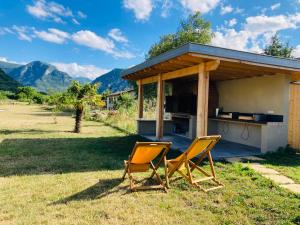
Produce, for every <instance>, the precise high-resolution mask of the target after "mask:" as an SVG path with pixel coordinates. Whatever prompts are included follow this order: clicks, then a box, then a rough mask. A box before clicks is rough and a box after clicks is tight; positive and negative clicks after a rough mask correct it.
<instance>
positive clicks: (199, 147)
mask: <svg viewBox="0 0 300 225" xmlns="http://www.w3.org/2000/svg"><path fill="white" fill-rule="evenodd" d="M220 139H221V136H220V135H213V136H204V137H198V138H196V139H195V140H194V141H193V143H192V144H191V145H190V146H189V148H188V149H187V150H186V151H185V152H184V153H182V154H181V155H180V156H178V157H177V158H176V159H175V161H181V160H182V158H184V157H186V158H187V159H188V160H190V159H192V158H195V157H196V156H197V155H199V154H201V153H204V152H206V151H210V150H211V149H212V148H213V147H214V146H215V145H216V144H217V143H218V141H219V140H220Z"/></svg>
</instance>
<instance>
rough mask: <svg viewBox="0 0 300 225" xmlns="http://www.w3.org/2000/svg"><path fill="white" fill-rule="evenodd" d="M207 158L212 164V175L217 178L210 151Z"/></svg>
mask: <svg viewBox="0 0 300 225" xmlns="http://www.w3.org/2000/svg"><path fill="white" fill-rule="evenodd" d="M207 156H208V160H209V164H210V169H211V173H212V175H213V177H216V171H215V167H214V162H213V159H212V157H211V153H210V151H208V153H207Z"/></svg>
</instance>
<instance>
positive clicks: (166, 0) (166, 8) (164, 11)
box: [160, 0, 173, 18]
mask: <svg viewBox="0 0 300 225" xmlns="http://www.w3.org/2000/svg"><path fill="white" fill-rule="evenodd" d="M172 6H173V3H172V1H171V0H163V4H162V6H161V14H160V15H161V16H162V17H163V18H166V17H168V16H169V13H170V9H171V8H172Z"/></svg>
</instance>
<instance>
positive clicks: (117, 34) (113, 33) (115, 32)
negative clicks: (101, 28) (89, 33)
mask: <svg viewBox="0 0 300 225" xmlns="http://www.w3.org/2000/svg"><path fill="white" fill-rule="evenodd" d="M108 36H109V37H111V38H112V39H114V40H115V41H117V42H121V43H128V39H127V37H125V36H124V35H123V33H122V31H121V30H120V29H118V28H113V29H111V30H110V31H109V33H108Z"/></svg>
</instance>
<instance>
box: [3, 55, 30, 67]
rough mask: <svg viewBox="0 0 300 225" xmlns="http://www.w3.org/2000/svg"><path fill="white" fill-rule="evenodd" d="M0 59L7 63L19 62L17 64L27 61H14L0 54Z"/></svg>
mask: <svg viewBox="0 0 300 225" xmlns="http://www.w3.org/2000/svg"><path fill="white" fill-rule="evenodd" d="M0 61H1V62H7V63H14V64H19V65H24V64H27V62H16V61H13V60H9V59H8V58H6V57H1V56H0Z"/></svg>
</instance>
